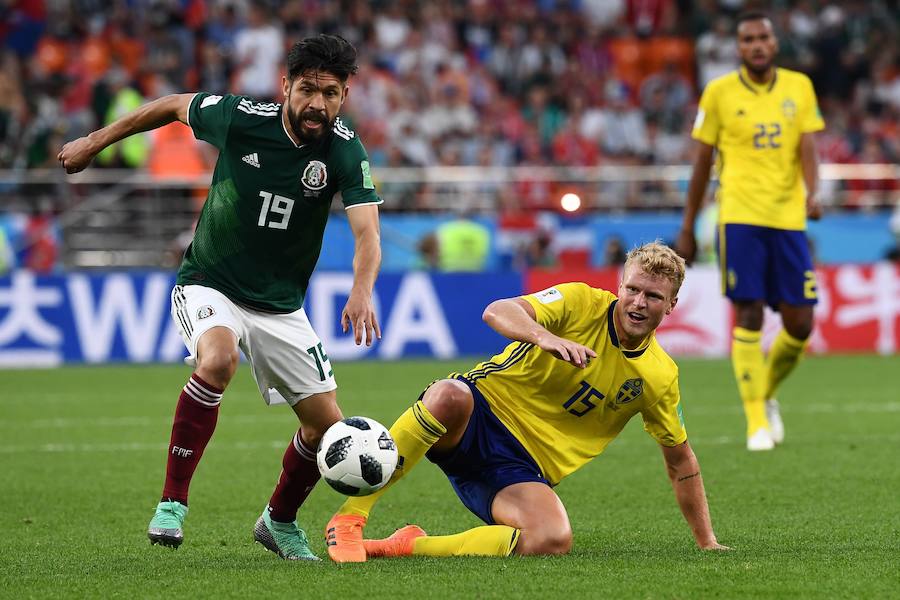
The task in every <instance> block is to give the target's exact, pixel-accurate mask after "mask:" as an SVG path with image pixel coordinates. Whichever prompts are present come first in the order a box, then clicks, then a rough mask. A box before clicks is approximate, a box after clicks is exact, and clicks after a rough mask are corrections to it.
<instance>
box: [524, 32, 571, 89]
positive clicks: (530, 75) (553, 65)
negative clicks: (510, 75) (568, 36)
mask: <svg viewBox="0 0 900 600" xmlns="http://www.w3.org/2000/svg"><path fill="white" fill-rule="evenodd" d="M557 33H558V32H557ZM556 37H557V36H556V35H554V36H551V35H550V33H549V32H548V31H547V26H546V25H544V24H543V23H538V24H535V25H534V26H532V27H531V31H530V33H529V35H528V41H527V42H525V44H524V45H523V46H522V47H521V48H520V50H519V60H518V64H517V66H518V69H517V71H516V74H515V76H516V77H517V78H518V79H519V81H521V82H522V83H523V84H524V85H526V86H527V85H530V84H533V83H537V82H542V83H543V82H547V81H550V80H552V79H553V78H554V77H556V76H558V75H559V74H560V73H562V72H563V69H565V66H566V55H565V54H564V53H563V51H562V48H560V47H559V45H558V44H557V43H556V41H555V38H556ZM533 89H534V88H532V90H533Z"/></svg>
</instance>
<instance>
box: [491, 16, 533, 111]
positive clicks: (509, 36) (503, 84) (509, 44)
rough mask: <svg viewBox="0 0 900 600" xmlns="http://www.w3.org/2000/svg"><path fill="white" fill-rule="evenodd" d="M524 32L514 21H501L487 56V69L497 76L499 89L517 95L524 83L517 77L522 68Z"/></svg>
mask: <svg viewBox="0 0 900 600" xmlns="http://www.w3.org/2000/svg"><path fill="white" fill-rule="evenodd" d="M523 36H524V32H523V30H522V28H521V26H519V25H517V24H515V23H503V24H502V25H501V26H500V33H499V35H498V38H497V43H495V44H494V46H493V48H492V49H491V51H490V53H489V54H488V57H487V66H488V70H489V71H490V72H491V73H492V74H493V75H494V77H496V78H497V81H498V82H499V83H500V89H501V90H502V91H503V92H504V93H506V94H509V95H511V96H516V95H518V94H519V93H520V92H521V90H522V89H523V86H524V84H525V82H524V81H522V80H521V79H519V77H518V73H519V72H520V71H521V70H522V67H520V63H521V60H522V53H521V52H520V48H521V38H522V37H523Z"/></svg>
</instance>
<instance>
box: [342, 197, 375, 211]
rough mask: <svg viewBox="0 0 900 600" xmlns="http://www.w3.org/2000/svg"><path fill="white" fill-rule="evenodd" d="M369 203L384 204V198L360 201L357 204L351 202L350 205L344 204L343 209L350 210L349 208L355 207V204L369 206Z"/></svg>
mask: <svg viewBox="0 0 900 600" xmlns="http://www.w3.org/2000/svg"><path fill="white" fill-rule="evenodd" d="M370 204H384V198H379V199H378V200H377V201H376V202H360V203H359V204H351V205H350V206H345V207H344V210H350V209H351V208H356V207H357V206H369V205H370Z"/></svg>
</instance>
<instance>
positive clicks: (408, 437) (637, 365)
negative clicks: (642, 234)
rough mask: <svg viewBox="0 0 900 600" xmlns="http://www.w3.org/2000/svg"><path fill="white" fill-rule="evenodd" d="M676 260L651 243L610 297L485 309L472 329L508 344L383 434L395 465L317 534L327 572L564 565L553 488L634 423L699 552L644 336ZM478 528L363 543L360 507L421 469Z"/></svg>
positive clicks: (676, 418) (672, 389) (694, 518)
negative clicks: (482, 326)
mask: <svg viewBox="0 0 900 600" xmlns="http://www.w3.org/2000/svg"><path fill="white" fill-rule="evenodd" d="M684 273H685V267H684V261H683V260H682V259H681V258H680V257H679V256H678V255H677V254H675V252H674V251H673V250H672V249H670V248H669V247H668V246H665V245H664V244H661V243H659V242H653V243H650V244H645V245H644V246H641V247H639V248H637V249H635V250H632V251H631V252H630V253H629V255H628V258H627V260H626V262H625V270H624V273H623V277H622V281H621V283H620V286H619V295H618V297H616V295H615V294H613V293H611V292H607V291H605V290H600V289H594V288H591V287H589V286H588V285H586V284H584V283H563V284H559V285H556V286H554V287H551V288H549V289H546V290H544V291H542V292H538V293H536V294H531V295H526V296H521V297H517V298H507V299H503V300H497V301H495V302H492V303H491V304H490V305H489V306H488V307H487V308H486V309H485V311H484V320H485V322H487V324H488V325H490V326H491V327H492V328H493V329H494V330H496V331H497V332H498V333H500V334H502V335H504V336H506V337H507V338H509V339H511V340H512V342H511V343H510V344H509V345H508V346H507V347H506V348H505V349H504V350H503V351H502V352H501V353H500V354H497V355H496V356H494V357H493V358H491V359H490V360H488V361H485V362H482V363H480V364H479V365H477V366H476V367H475V368H474V369H472V370H470V371H468V372H467V373H463V374H457V373H454V374H451V375H450V376H449V377H448V378H447V379H442V380H439V381H436V382H434V383H432V384H431V385H430V386H428V388H427V389H426V390H425V391H424V392H423V393H422V395H421V396H420V397H419V400H418V401H417V402H416V403H415V404H414V405H413V406H412V407H411V408H410V409H408V410H407V411H406V412H405V413H404V414H403V415H401V416H400V418H399V419H397V421H396V422H395V423H394V425H393V426H392V427H391V435H392V436H393V438H394V440H395V442H396V443H397V449H398V451H399V453H400V456H401V461H400V466H399V467H398V469H397V471H396V472H395V474H394V477H393V478H392V480H391V482H390V483H389V484H388V486H387V487H385V488H383V489H381V490H379V491H378V492H376V493H375V494H372V495H371V496H364V497H357V498H349V499H348V500H347V501H346V502H345V503H344V504H343V506H341V508H340V509H339V510H338V512H337V514H335V515H334V517H332V519H331V521H330V522H329V523H328V525H327V526H326V529H325V537H326V543H327V546H328V554H329V556H330V557H331V558H332V560H334V561H336V562H363V561H365V560H366V559H367V558H375V557H393V556H411V555H417V556H462V555H469V556H508V555H510V554H519V555H534V554H565V553H567V552H568V551H569V550H570V549H571V547H572V530H571V527H570V525H569V519H568V516H567V514H566V509H565V507H564V506H563V504H562V502H561V501H560V499H559V497H558V496H557V495H556V493H555V492H554V491H553V486H555V485H556V484H558V483H559V482H560V481H561V480H562V479H563V478H564V477H566V476H567V475H569V474H570V473H573V472H574V471H576V470H577V469H578V468H580V467H581V466H583V465H584V464H586V463H587V462H588V461H590V460H591V459H592V458H594V457H595V456H597V455H598V454H600V453H601V452H603V450H604V448H606V446H607V445H608V444H609V443H610V442H611V441H612V440H613V439H615V437H616V436H617V435H618V434H619V432H620V431H622V429H623V428H624V427H625V424H626V423H627V422H628V421H629V420H630V419H631V418H632V417H633V416H635V415H636V414H638V413H640V415H641V417H642V419H643V421H644V429H646V431H647V432H648V433H649V434H650V435H651V436H653V438H654V439H655V440H656V441H657V442H659V444H660V447H661V448H662V454H663V459H664V461H665V464H666V470H667V472H668V475H669V479H670V480H671V482H672V487H673V489H674V491H675V498H676V499H677V501H678V504H679V506H680V507H681V512H682V514H683V515H684V518H685V520H686V521H687V522H688V525H689V526H690V528H691V532H692V533H693V536H694V539H695V540H696V542H697V545H698V546H699V547H700V548H703V549H708V550H727V549H728V548H727V547H725V546H722V545H720V544H719V543H718V542H717V541H716V536H715V534H714V533H713V529H712V524H711V522H710V517H709V509H708V507H707V503H706V493H705V491H704V489H703V480H702V478H701V476H700V466H699V465H698V463H697V459H696V457H695V456H694V453H693V451H692V450H691V447H690V445H689V444H688V442H687V433H686V431H685V428H684V423H683V421H682V418H681V410H680V407H679V401H680V393H679V389H678V368H677V367H676V366H675V363H674V362H673V361H672V359H671V358H670V357H669V356H668V355H667V354H666V353H665V351H664V350H663V349H662V348H661V347H660V345H659V343H658V342H657V341H656V338H655V336H654V332H655V330H656V328H657V327H658V326H659V324H660V323H661V322H662V320H663V318H664V317H665V316H666V315H668V314H669V313H671V312H672V310H673V309H674V308H675V304H676V303H677V301H678V290H679V288H680V287H681V283H682V281H683V280H684ZM426 455H427V456H428V458H429V460H431V461H432V462H434V463H435V464H437V465H438V466H439V467H440V468H441V469H442V470H443V471H444V473H445V474H446V475H447V477H448V479H449V480H450V482H451V484H452V485H453V488H454V490H455V491H456V493H457V495H458V496H459V498H460V500H462V502H463V504H464V505H465V506H466V507H467V508H468V509H469V510H470V511H472V512H473V513H474V514H475V515H477V516H478V517H479V518H481V519H482V520H483V521H484V522H485V523H486V525H485V526H482V527H476V528H474V529H470V530H468V531H464V532H462V533H458V534H455V535H442V536H429V535H426V534H425V532H424V531H423V530H422V529H421V528H419V527H418V526H416V525H409V526H407V527H404V528H402V529H399V530H397V532H395V533H394V535H392V536H390V537H389V538H386V539H384V540H364V539H363V528H364V527H365V524H366V521H367V520H368V518H369V513H370V512H371V510H372V507H373V506H374V505H375V503H376V502H377V501H378V499H379V498H380V497H381V495H382V494H384V493H385V492H386V491H387V490H388V489H389V488H390V487H391V486H393V485H395V484H396V482H397V480H399V479H400V478H402V477H403V475H404V474H405V473H407V472H408V471H409V470H410V469H411V468H412V467H413V466H414V465H415V464H416V463H417V462H418V461H419V460H420V459H421V458H422V457H423V456H426Z"/></svg>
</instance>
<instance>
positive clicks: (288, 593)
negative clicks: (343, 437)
mask: <svg viewBox="0 0 900 600" xmlns="http://www.w3.org/2000/svg"><path fill="white" fill-rule="evenodd" d="M471 364H472V361H455V362H432V361H418V362H417V361H407V362H396V363H374V362H367V363H349V364H338V365H336V372H337V376H338V381H339V384H340V386H341V387H340V391H339V401H340V403H341V405H342V407H343V410H344V412H345V414H347V415H348V416H349V415H352V414H363V415H367V416H371V417H374V418H376V419H378V420H380V421H382V422H384V423H385V424H388V425H389V424H390V423H391V422H393V420H394V418H395V417H396V416H397V415H398V414H399V413H400V412H401V411H402V410H403V409H404V407H406V406H408V405H409V404H410V403H411V402H412V401H413V400H414V399H415V398H416V396H417V395H418V393H419V392H420V390H421V389H422V388H423V387H424V386H425V385H426V384H427V383H428V382H429V381H431V380H432V379H435V378H438V377H441V376H443V375H445V374H446V373H447V372H449V371H451V370H454V369H464V368H466V367H468V366H470V365H471ZM680 364H681V384H682V392H683V399H684V400H683V403H684V415H685V419H686V423H687V427H688V433H689V436H690V439H691V441H692V444H693V447H694V449H695V451H696V452H697V455H698V457H699V459H700V463H701V465H702V467H703V475H704V480H705V483H706V488H707V492H708V495H709V501H710V508H711V512H712V517H713V523H714V526H715V529H716V532H717V534H718V536H719V540H720V541H721V542H722V543H724V544H727V545H730V546H733V547H734V551H733V552H730V553H723V554H710V553H703V552H700V551H697V550H695V548H694V544H693V541H692V539H691V537H690V534H689V531H688V529H687V526H686V525H685V523H684V521H683V520H682V518H681V515H680V513H679V511H678V508H677V505H676V503H675V500H674V498H673V495H672V492H671V488H670V486H669V483H668V480H667V478H666V476H665V472H664V468H663V463H662V457H661V454H660V452H659V450H658V449H656V448H655V446H656V444H655V443H654V442H653V441H652V440H651V439H650V437H649V436H647V435H646V434H645V433H643V431H642V429H641V424H640V420H639V419H635V420H633V421H632V423H630V424H629V425H628V427H627V428H626V430H625V431H624V432H623V434H622V435H621V436H620V438H619V439H617V440H616V441H615V442H613V444H612V445H611V446H610V447H609V449H608V450H607V452H606V453H605V454H603V455H602V456H601V457H599V458H598V459H597V460H595V461H594V462H592V463H591V464H590V465H588V466H587V467H585V468H584V469H582V470H581V471H579V472H578V473H576V474H575V475H573V476H571V477H570V478H568V479H567V480H566V481H564V482H563V483H562V484H561V485H560V486H559V487H558V490H557V491H558V492H559V495H560V497H561V498H562V499H563V502H564V503H565V505H566V507H567V508H568V511H569V517H570V519H571V522H572V526H573V529H574V532H575V547H574V550H573V552H572V553H571V554H570V555H568V556H564V557H553V558H517V557H514V558H509V559H477V558H460V559H442V560H439V559H398V560H382V561H373V562H369V563H366V564H361V565H345V566H338V565H335V564H332V563H330V562H328V561H327V560H326V561H323V562H321V563H317V564H307V563H289V562H284V561H281V560H278V559H277V558H276V557H275V556H274V555H272V554H270V553H267V552H265V551H264V550H263V549H262V547H261V546H259V545H256V544H254V543H253V541H252V533H251V531H252V527H253V524H254V522H255V520H256V518H257V516H258V515H259V513H260V511H261V509H262V508H263V506H264V505H265V503H266V501H267V499H268V497H269V494H270V492H271V490H272V487H273V485H274V483H275V479H276V478H277V476H278V471H279V468H280V460H281V454H282V452H283V449H284V447H285V446H286V444H287V443H288V441H289V439H290V437H291V434H292V432H293V431H294V429H295V427H296V422H295V419H294V417H293V414H292V413H291V412H290V409H288V408H287V407H284V406H281V407H273V408H266V407H265V406H264V405H263V404H262V401H261V400H260V398H259V395H258V394H257V392H256V390H255V386H254V384H253V382H252V378H251V375H250V373H249V371H248V370H247V368H246V366H242V368H241V370H240V372H239V373H238V375H237V377H236V379H235V382H234V383H233V385H232V387H230V388H229V390H228V392H227V393H226V395H225V398H224V401H223V402H222V409H221V412H220V416H219V426H218V429H217V431H216V434H215V436H214V437H213V440H212V442H211V444H210V446H209V447H208V448H207V451H206V455H205V456H204V458H203V461H202V463H201V464H200V467H199V469H198V472H197V475H196V477H195V479H194V483H193V486H192V488H191V513H190V515H189V516H188V519H187V522H186V541H185V543H184V545H183V546H182V547H181V548H180V549H179V550H177V551H172V550H169V549H165V548H161V547H151V546H150V545H149V543H148V541H147V537H146V527H147V522H148V520H149V518H150V516H151V514H152V511H153V508H154V506H155V505H156V502H157V501H158V494H159V490H160V488H161V485H162V478H163V470H164V467H165V448H166V443H167V441H168V436H169V429H170V427H171V418H172V412H173V409H174V404H175V398H176V396H177V394H178V393H179V390H180V387H181V385H183V382H184V380H185V379H186V378H187V376H188V375H189V370H188V369H187V368H185V367H172V366H146V367H144V366H140V367H83V368H60V369H54V370H29V371H0V478H2V479H0V482H2V487H0V506H2V510H0V532H2V534H0V596H3V597H10V598H12V597H15V598H22V597H39V598H46V597H67V598H70V597H93V598H107V597H134V596H138V597H157V598H159V597H169V596H172V597H192V598H193V597H216V598H219V597H284V598H345V597H356V598H421V597H427V598H445V597H454V598H504V599H507V598H520V597H535V598H538V597H539V598H549V597H565V598H569V599H571V598H599V597H610V598H620V597H621V598H700V597H719V598H739V597H744V598H751V597H752V598H764V597H780V598H796V597H821V598H834V597H848V598H887V597H895V598H896V597H900V575H898V566H900V548H898V546H900V500H898V495H900V359H898V358H897V357H875V356H853V357H828V358H823V357H811V358H809V359H807V360H806V361H805V362H804V363H803V364H802V365H801V366H800V367H799V369H798V371H797V372H796V373H795V374H794V376H793V377H792V378H791V379H790V380H788V382H787V383H786V384H785V386H784V389H783V391H782V393H781V401H782V407H783V415H784V419H785V422H786V427H787V440H786V443H785V445H784V446H781V447H779V448H778V449H777V450H776V451H774V452H769V453H760V454H749V453H748V452H747V451H746V450H745V449H744V436H743V433H744V432H743V427H744V424H743V416H742V414H741V410H740V406H739V402H738V400H737V399H736V392H735V386H734V383H733V381H732V375H731V369H730V366H729V364H728V363H727V362H726V361H701V360H684V361H680ZM340 501H341V498H340V497H339V496H338V494H337V493H335V492H333V491H331V490H330V489H329V488H328V487H327V486H326V485H324V484H321V485H319V486H318V487H317V489H316V490H315V491H314V492H313V494H312V496H311V497H310V499H309V500H308V502H307V504H306V505H305V506H304V507H303V509H302V510H301V512H300V522H301V526H303V527H305V528H306V530H307V532H308V533H309V534H310V538H311V539H312V540H313V549H314V550H315V551H316V552H318V553H319V554H320V555H321V556H323V557H324V556H325V546H324V541H323V539H322V528H323V526H324V524H325V522H326V521H327V519H328V517H329V516H330V515H331V513H332V512H333V511H334V509H335V508H336V507H337V506H338V505H339V503H340ZM407 522H415V523H418V524H419V525H422V526H423V527H424V528H425V529H426V530H427V531H429V532H432V533H435V534H440V533H452V532H456V531H460V530H462V529H466V528H469V527H472V526H475V525H477V524H478V522H477V520H476V519H475V517H473V516H472V515H471V514H469V513H468V512H467V511H466V510H465V509H464V508H463V507H462V505H461V504H460V503H459V501H458V500H457V499H456V497H455V495H454V494H453V492H452V490H451V489H450V486H449V484H448V483H447V482H446V480H445V479H444V478H443V477H442V475H441V473H440V471H438V469H437V468H435V467H434V466H432V465H430V464H428V463H427V462H423V463H422V464H421V465H420V466H419V467H418V468H416V469H415V470H414V471H412V473H411V474H410V475H409V476H408V477H407V478H406V479H405V480H404V481H402V482H401V483H400V484H399V485H398V486H397V487H396V488H395V489H393V490H392V491H391V492H390V493H388V494H387V495H386V496H385V498H384V500H383V501H382V502H381V503H380V504H379V505H378V506H377V507H376V510H375V512H374V513H373V516H372V519H371V520H370V525H369V527H368V529H367V533H368V534H369V535H370V536H373V537H374V536H378V537H380V536H382V535H387V534H389V533H391V532H392V531H393V530H394V528H396V527H398V526H402V525H404V524H405V523H407Z"/></svg>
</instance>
